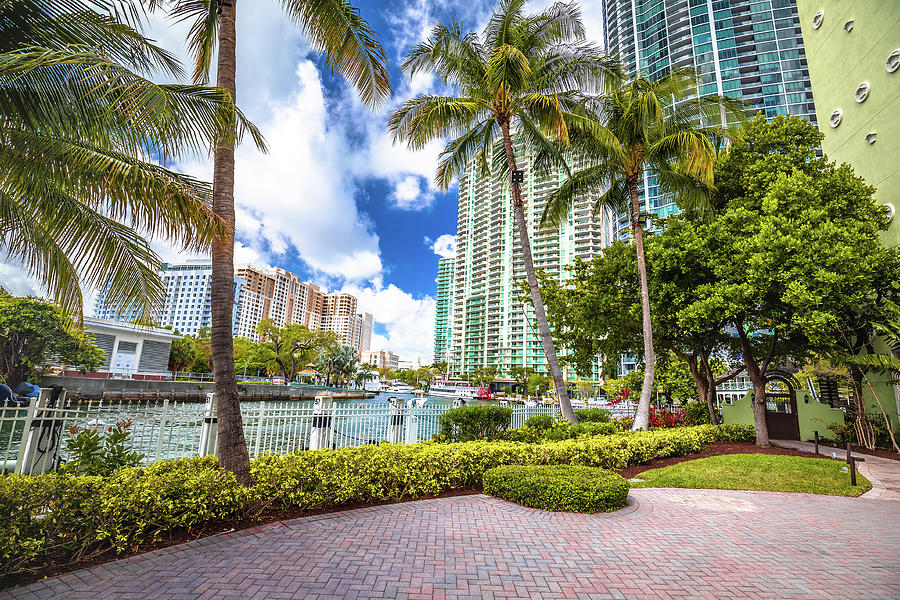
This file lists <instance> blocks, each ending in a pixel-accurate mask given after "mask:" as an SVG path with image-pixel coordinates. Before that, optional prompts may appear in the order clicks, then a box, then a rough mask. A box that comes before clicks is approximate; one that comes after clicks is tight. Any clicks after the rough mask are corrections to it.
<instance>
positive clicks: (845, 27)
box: [844, 19, 853, 33]
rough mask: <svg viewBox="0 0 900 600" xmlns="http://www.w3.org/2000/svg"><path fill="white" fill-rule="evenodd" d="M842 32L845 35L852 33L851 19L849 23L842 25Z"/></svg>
mask: <svg viewBox="0 0 900 600" xmlns="http://www.w3.org/2000/svg"><path fill="white" fill-rule="evenodd" d="M844 31H846V32H847V33H850V32H851V31H853V19H850V20H849V21H847V22H846V23H844Z"/></svg>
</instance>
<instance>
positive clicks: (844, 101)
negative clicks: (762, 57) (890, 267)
mask: <svg viewBox="0 0 900 600" xmlns="http://www.w3.org/2000/svg"><path fill="white" fill-rule="evenodd" d="M797 8H798V9H799V12H800V25H801V28H802V30H803V41H804V42H805V44H806V60H807V62H808V63H809V78H810V82H811V84H812V93H813V98H814V100H815V106H816V113H817V117H818V123H819V129H820V130H821V131H822V133H824V134H825V139H824V140H823V142H822V149H823V150H824V152H825V154H826V155H827V156H828V158H830V159H831V160H834V161H836V162H838V163H843V162H846V163H849V164H850V165H851V166H852V167H853V169H854V170H855V171H856V172H857V174H859V175H861V176H862V177H864V178H865V179H866V181H868V182H869V183H870V184H871V185H874V186H875V187H876V188H877V190H878V191H877V192H876V198H878V200H879V202H882V203H883V204H885V205H887V206H888V208H887V210H888V211H890V212H891V213H893V212H895V211H896V210H897V209H900V157H898V154H900V2H898V1H897V0H797ZM897 222H898V217H895V218H894V220H893V221H892V222H891V228H890V229H889V230H888V232H887V234H886V241H888V242H889V243H891V244H900V225H898V224H897Z"/></svg>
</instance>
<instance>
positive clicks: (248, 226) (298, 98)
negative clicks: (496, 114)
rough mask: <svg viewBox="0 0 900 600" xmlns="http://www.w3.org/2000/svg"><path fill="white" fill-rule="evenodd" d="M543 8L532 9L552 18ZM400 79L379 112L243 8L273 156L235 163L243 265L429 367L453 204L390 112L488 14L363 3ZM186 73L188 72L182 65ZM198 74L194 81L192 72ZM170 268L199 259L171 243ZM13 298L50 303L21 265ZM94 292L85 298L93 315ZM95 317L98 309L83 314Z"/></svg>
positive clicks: (242, 57) (159, 28)
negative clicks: (418, 52)
mask: <svg viewBox="0 0 900 600" xmlns="http://www.w3.org/2000/svg"><path fill="white" fill-rule="evenodd" d="M549 4H550V2H549V1H548V0H534V1H533V2H532V3H531V5H530V8H532V9H535V10H537V9H540V8H542V7H544V6H547V5H549ZM354 5H355V6H356V7H357V8H359V10H360V13H361V15H362V16H363V17H364V18H365V19H366V20H367V21H368V22H369V24H370V25H371V26H372V28H373V29H374V30H375V31H376V33H377V35H378V39H379V40H380V41H381V43H382V44H383V45H384V48H385V51H386V53H387V56H388V60H389V62H390V67H391V83H392V86H393V95H392V97H391V98H390V100H389V101H388V102H386V103H385V105H384V106H382V107H380V108H379V109H378V110H376V111H374V112H373V111H372V110H370V109H368V108H366V107H365V106H363V105H362V104H361V103H360V102H359V101H358V99H357V97H356V95H355V93H354V91H353V90H352V88H350V87H349V86H348V85H347V84H346V83H345V82H344V81H343V80H342V79H341V78H340V76H339V75H338V74H336V73H332V72H331V71H330V69H327V68H324V67H323V63H322V59H321V56H319V55H318V54H317V53H315V52H312V51H311V50H310V48H309V46H308V45H307V44H306V42H305V41H304V39H303V36H302V34H301V33H300V31H299V29H298V28H297V27H296V26H295V25H294V24H293V23H291V22H290V21H289V20H288V19H286V18H285V17H284V16H283V15H282V13H281V8H280V6H281V3H280V2H276V1H274V0H270V1H263V0H254V1H252V2H250V1H244V2H238V3H237V7H238V14H237V39H238V42H237V57H238V59H237V100H238V105H239V106H240V107H241V109H242V110H243V111H244V112H245V113H246V114H247V116H248V117H249V118H250V119H251V120H252V121H253V122H254V123H255V124H256V125H257V126H258V127H259V128H260V130H261V131H262V133H263V135H264V136H265V138H266V141H267V143H268V146H269V152H268V154H261V153H260V152H258V151H257V150H256V149H255V147H254V146H253V145H252V143H244V144H243V145H242V146H241V147H240V148H239V149H238V150H237V154H236V172H235V204H236V214H237V244H236V245H237V248H236V258H235V262H236V263H237V264H243V263H247V262H250V263H253V264H256V265H259V266H275V267H281V268H283V269H286V270H288V271H291V272H294V273H297V274H298V275H300V276H301V277H302V278H303V279H304V280H311V281H313V282H315V283H317V284H319V285H321V286H322V287H324V288H326V289H327V290H328V291H329V292H332V291H338V290H342V291H346V292H349V293H352V294H354V295H356V296H357V298H358V299H359V309H360V311H366V312H371V313H372V314H373V315H374V316H375V332H374V335H373V339H372V349H373V350H378V349H387V350H391V351H393V352H395V353H397V354H399V355H400V358H401V359H404V360H416V359H419V360H421V361H422V364H429V363H430V362H431V359H432V352H433V337H434V312H435V301H434V296H435V287H436V284H435V277H436V275H437V261H438V258H439V257H442V256H452V255H453V253H454V249H455V233H456V216H457V190H456V188H455V187H453V188H451V189H449V190H447V191H441V190H439V189H437V188H436V187H435V186H434V185H433V183H432V180H433V176H434V171H435V168H436V166H437V160H438V155H439V154H440V151H441V149H442V148H443V142H442V141H436V142H435V143H433V144H431V145H429V146H427V147H426V148H425V149H423V150H421V151H419V152H415V153H414V152H410V151H408V150H407V149H406V148H405V147H403V146H400V145H395V144H393V143H392V139H391V136H390V134H389V133H388V132H387V129H386V126H385V123H386V120H387V116H388V115H389V114H390V112H391V111H392V110H393V109H395V108H396V107H398V106H399V105H400V104H401V103H402V102H404V101H405V100H406V99H408V98H410V97H412V96H414V95H416V94H419V93H442V92H443V91H445V90H444V89H443V86H442V85H441V84H440V82H437V81H434V80H433V79H432V78H430V77H428V76H417V77H416V78H415V79H414V80H412V81H408V80H407V79H406V78H405V77H404V75H403V74H402V72H401V70H400V68H399V65H400V63H401V62H402V59H403V56H404V55H405V54H406V53H407V52H408V51H409V49H410V48H411V47H412V46H413V45H415V44H417V43H418V42H420V41H423V40H425V39H426V38H427V36H428V33H429V31H430V30H431V28H432V27H433V25H434V23H435V22H438V21H439V22H442V23H448V22H450V21H451V20H456V21H458V22H461V23H462V25H463V27H464V28H465V29H476V30H479V31H480V29H481V28H482V27H483V25H484V23H485V22H486V21H487V18H488V16H489V14H490V11H491V10H492V9H493V7H494V2H493V1H487V0H431V1H427V0H390V1H384V0H355V1H354ZM581 5H582V11H583V14H584V21H585V26H586V28H587V33H588V37H590V38H593V39H594V40H597V41H598V42H599V41H600V38H601V35H602V29H601V25H600V23H601V17H600V1H599V0H582V2H581ZM186 31H187V26H186V25H185V24H178V23H173V22H172V21H171V20H169V19H167V18H165V17H164V16H163V15H154V16H153V17H152V18H151V23H150V26H149V29H148V31H147V32H146V33H147V35H148V37H151V38H154V39H155V40H156V41H157V42H158V43H159V44H160V45H161V46H162V47H164V48H166V49H168V50H170V51H172V52H174V53H176V54H177V55H179V56H182V57H186V56H187V53H186V50H185V46H184V41H183V40H184V38H185V35H186ZM183 63H184V64H185V65H188V67H189V65H190V61H188V60H186V59H184V60H183ZM188 71H190V68H188ZM172 166H173V167H174V168H176V169H178V170H181V171H184V172H187V173H190V174H192V175H195V176H197V177H200V178H203V179H206V180H210V179H211V177H212V164H211V161H210V160H209V159H208V158H207V157H205V156H203V157H185V158H182V159H181V160H180V161H178V162H177V163H176V164H175V165H172ZM154 247H155V248H156V249H157V251H158V252H159V253H160V255H161V256H162V257H163V259H164V260H168V261H179V260H183V259H186V258H189V256H188V255H186V254H183V253H180V252H179V251H178V249H176V248H171V247H169V246H167V245H165V244H164V243H155V244H154ZM0 281H2V282H3V286H4V287H6V288H7V289H8V290H9V291H11V292H13V293H20V294H24V293H34V294H41V293H42V290H40V287H39V286H38V285H37V284H36V283H35V282H34V281H33V280H30V278H28V277H26V276H24V275H23V274H22V272H21V269H20V268H19V267H17V266H15V265H10V264H2V263H0ZM91 295H92V292H91V291H90V290H86V296H87V299H88V301H89V298H90V296H91ZM87 306H88V307H89V306H90V304H88V305H87Z"/></svg>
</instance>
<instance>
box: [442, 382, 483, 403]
mask: <svg viewBox="0 0 900 600" xmlns="http://www.w3.org/2000/svg"><path fill="white" fill-rule="evenodd" d="M428 395H429V396H439V397H441V398H453V399H456V400H459V399H462V400H477V399H488V398H490V396H491V392H490V390H488V389H487V388H479V387H475V386H474V385H471V384H470V383H469V382H468V381H435V382H434V383H432V384H431V387H430V388H428Z"/></svg>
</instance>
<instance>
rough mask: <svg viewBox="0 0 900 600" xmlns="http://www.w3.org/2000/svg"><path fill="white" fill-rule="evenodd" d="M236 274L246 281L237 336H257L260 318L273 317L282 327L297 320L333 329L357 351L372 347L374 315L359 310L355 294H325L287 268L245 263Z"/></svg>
mask: <svg viewBox="0 0 900 600" xmlns="http://www.w3.org/2000/svg"><path fill="white" fill-rule="evenodd" d="M236 276H237V277H239V278H240V279H241V280H243V281H244V287H243V292H242V294H241V298H240V301H239V303H238V307H237V317H236V323H235V335H236V336H238V337H247V338H251V339H257V337H258V335H257V332H256V328H257V326H258V325H259V323H260V321H262V320H263V319H270V320H271V321H273V322H274V323H275V324H276V325H278V326H279V327H284V326H285V325H289V324H295V325H305V326H306V327H309V328H310V329H318V330H322V331H334V332H336V333H338V334H339V335H340V336H341V340H340V341H341V344H343V345H345V346H350V347H352V348H355V349H356V350H357V351H363V350H368V349H369V346H370V344H371V340H372V328H373V326H374V320H375V319H374V317H373V316H372V315H371V314H369V313H363V314H359V313H358V312H357V300H356V297H354V296H351V295H350V294H345V293H340V292H335V293H333V294H325V293H324V292H323V291H322V288H320V287H319V286H317V285H316V284H314V283H310V282H308V281H307V282H304V281H302V280H301V279H300V277H299V276H298V275H295V274H294V273H291V272H289V271H285V270H284V269H277V268H276V269H261V268H259V267H254V266H252V265H245V266H242V267H239V268H238V269H237V273H236Z"/></svg>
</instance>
